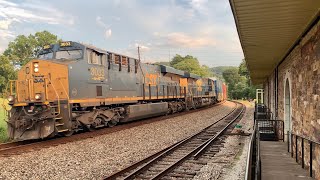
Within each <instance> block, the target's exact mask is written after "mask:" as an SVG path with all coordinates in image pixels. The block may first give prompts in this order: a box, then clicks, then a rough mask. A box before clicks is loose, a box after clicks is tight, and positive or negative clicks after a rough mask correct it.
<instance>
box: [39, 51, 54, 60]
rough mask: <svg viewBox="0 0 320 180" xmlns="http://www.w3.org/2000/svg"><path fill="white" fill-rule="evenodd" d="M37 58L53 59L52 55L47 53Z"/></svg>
mask: <svg viewBox="0 0 320 180" xmlns="http://www.w3.org/2000/svg"><path fill="white" fill-rule="evenodd" d="M39 58H40V59H52V58H53V53H52V52H49V53H45V54H40V55H39Z"/></svg>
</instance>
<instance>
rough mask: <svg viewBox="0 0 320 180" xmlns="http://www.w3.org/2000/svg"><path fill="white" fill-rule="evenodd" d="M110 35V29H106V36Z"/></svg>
mask: <svg viewBox="0 0 320 180" xmlns="http://www.w3.org/2000/svg"><path fill="white" fill-rule="evenodd" d="M111 35H112V31H111V29H107V30H106V33H105V36H106V38H109V37H111Z"/></svg>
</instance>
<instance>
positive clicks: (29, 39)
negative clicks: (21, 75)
mask: <svg viewBox="0 0 320 180" xmlns="http://www.w3.org/2000/svg"><path fill="white" fill-rule="evenodd" d="M58 41H60V40H59V39H58V37H57V36H56V35H54V34H51V33H50V32H48V31H42V32H36V33H35V34H34V35H32V34H30V35H29V36H25V35H19V36H17V37H16V38H15V39H14V40H13V41H11V42H10V43H9V45H8V48H7V49H6V50H5V51H4V53H3V54H4V55H5V56H7V57H8V58H9V60H10V61H12V63H13V64H20V65H25V64H26V63H27V62H29V61H30V60H31V59H33V58H35V57H36V56H37V54H38V53H39V51H40V50H41V48H42V47H43V46H44V45H47V44H54V43H57V42H58Z"/></svg>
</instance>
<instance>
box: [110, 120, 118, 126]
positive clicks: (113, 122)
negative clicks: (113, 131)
mask: <svg viewBox="0 0 320 180" xmlns="http://www.w3.org/2000/svg"><path fill="white" fill-rule="evenodd" d="M117 124H118V122H117V121H115V120H110V121H108V127H113V126H115V125H117Z"/></svg>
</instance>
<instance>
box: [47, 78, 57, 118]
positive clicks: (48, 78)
mask: <svg viewBox="0 0 320 180" xmlns="http://www.w3.org/2000/svg"><path fill="white" fill-rule="evenodd" d="M45 79H48V80H49V82H50V84H51V86H52V88H53V90H54V92H55V94H56V96H57V98H58V114H56V116H58V115H60V97H59V93H58V92H57V90H56V88H55V87H54V84H53V83H52V81H51V80H50V78H47V77H46V78H45Z"/></svg>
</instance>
